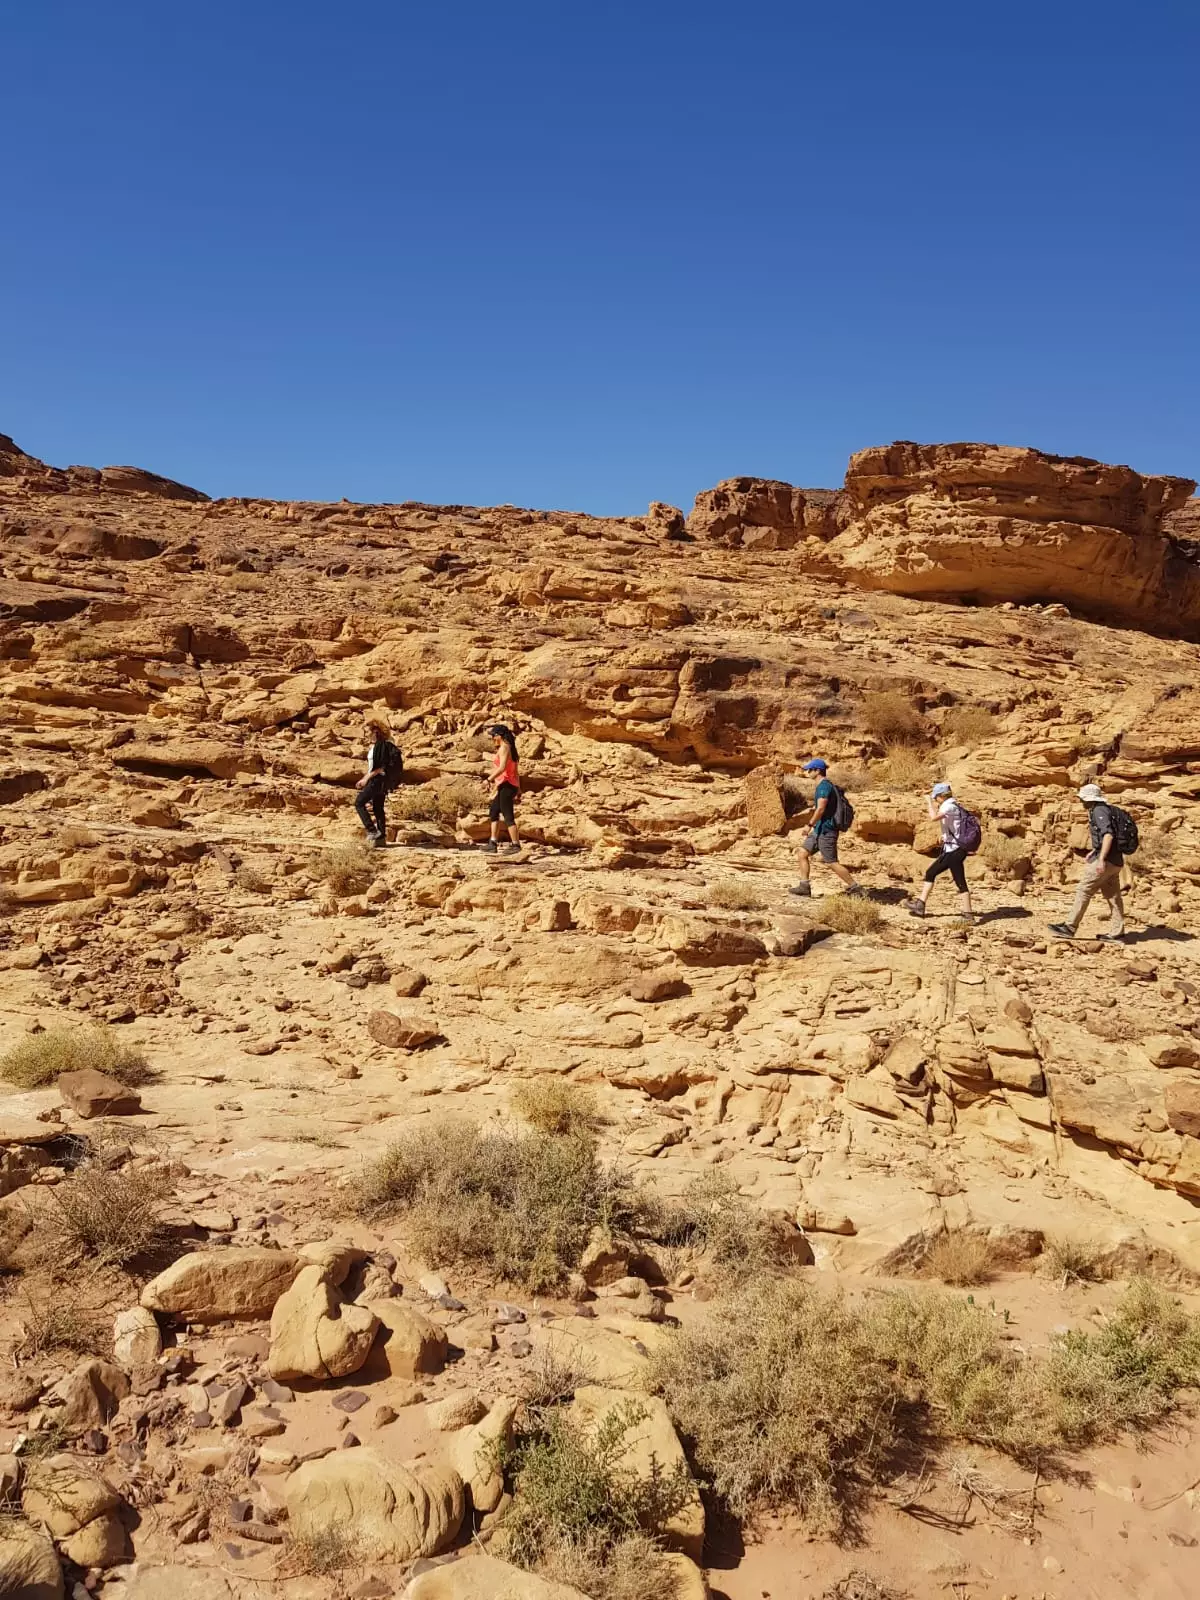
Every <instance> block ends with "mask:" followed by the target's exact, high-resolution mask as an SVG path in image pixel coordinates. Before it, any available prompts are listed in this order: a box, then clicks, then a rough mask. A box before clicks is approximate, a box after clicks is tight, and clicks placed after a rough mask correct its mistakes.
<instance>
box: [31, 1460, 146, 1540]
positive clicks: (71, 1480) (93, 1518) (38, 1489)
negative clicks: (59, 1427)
mask: <svg viewBox="0 0 1200 1600" xmlns="http://www.w3.org/2000/svg"><path fill="white" fill-rule="evenodd" d="M121 1504H122V1502H121V1496H120V1495H119V1494H118V1493H117V1491H116V1490H115V1489H114V1488H113V1486H112V1484H110V1483H109V1482H108V1481H107V1479H105V1478H102V1477H101V1476H100V1474H99V1473H97V1472H91V1471H88V1470H87V1469H86V1468H84V1467H80V1466H79V1465H78V1463H77V1462H76V1461H75V1460H74V1459H73V1458H72V1457H71V1456H53V1457H51V1458H50V1459H49V1460H48V1461H45V1462H38V1463H37V1464H36V1465H35V1467H34V1468H32V1469H31V1470H30V1472H29V1475H28V1477H27V1479H26V1482H25V1489H24V1493H23V1494H22V1496H21V1509H22V1511H23V1512H24V1514H25V1516H26V1517H27V1518H28V1519H29V1521H30V1522H32V1523H35V1524H36V1525H38V1526H40V1527H43V1528H45V1530H46V1531H47V1533H50V1534H52V1535H53V1537H54V1538H55V1539H57V1540H59V1541H60V1543H61V1544H62V1547H63V1550H64V1551H65V1553H66V1554H67V1556H68V1557H69V1558H70V1559H71V1560H72V1561H74V1562H75V1563H76V1564H77V1565H78V1566H81V1567H113V1566H116V1565H117V1563H118V1562H120V1561H123V1560H124V1559H125V1556H126V1553H127V1551H126V1545H127V1541H126V1537H125V1525H124V1523H123V1522H122V1521H121V1518H120V1516H119V1515H118V1513H119V1511H120V1509H121Z"/></svg>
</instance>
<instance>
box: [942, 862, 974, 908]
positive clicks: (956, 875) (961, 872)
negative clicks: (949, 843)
mask: <svg viewBox="0 0 1200 1600" xmlns="http://www.w3.org/2000/svg"><path fill="white" fill-rule="evenodd" d="M966 861H967V852H966V851H965V850H951V851H950V859H949V860H948V861H947V863H946V865H947V866H948V867H949V869H950V876H951V877H952V878H953V879H954V887H955V888H956V889H957V890H958V904H959V909H960V910H961V911H962V914H963V916H964V917H974V915H975V913H974V911H972V909H971V891H970V889H968V887H967V868H966Z"/></svg>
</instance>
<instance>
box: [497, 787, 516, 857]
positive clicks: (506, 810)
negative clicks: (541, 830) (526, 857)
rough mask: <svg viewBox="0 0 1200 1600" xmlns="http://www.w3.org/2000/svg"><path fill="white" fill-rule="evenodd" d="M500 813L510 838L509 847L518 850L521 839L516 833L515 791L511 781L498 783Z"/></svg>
mask: <svg viewBox="0 0 1200 1600" xmlns="http://www.w3.org/2000/svg"><path fill="white" fill-rule="evenodd" d="M500 815H501V817H503V819H504V826H505V828H506V829H507V831H508V837H509V839H510V840H511V845H510V848H511V849H512V850H519V849H520V848H521V840H520V837H519V835H518V833H517V791H516V790H515V789H514V788H513V786H512V784H511V783H503V784H501V785H500Z"/></svg>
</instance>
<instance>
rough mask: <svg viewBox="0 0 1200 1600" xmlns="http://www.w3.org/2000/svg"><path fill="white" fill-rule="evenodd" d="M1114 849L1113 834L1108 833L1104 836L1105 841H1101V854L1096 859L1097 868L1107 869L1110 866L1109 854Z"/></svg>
mask: <svg viewBox="0 0 1200 1600" xmlns="http://www.w3.org/2000/svg"><path fill="white" fill-rule="evenodd" d="M1112 847H1113V836H1112V834H1111V833H1106V834H1105V835H1104V837H1103V839H1101V841H1100V854H1099V856H1098V857H1097V859H1096V865H1097V866H1099V867H1106V866H1107V865H1108V853H1109V851H1110V850H1111V849H1112Z"/></svg>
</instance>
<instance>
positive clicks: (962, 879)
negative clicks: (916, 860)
mask: <svg viewBox="0 0 1200 1600" xmlns="http://www.w3.org/2000/svg"><path fill="white" fill-rule="evenodd" d="M966 859H967V852H966V851H965V850H964V849H962V848H961V846H960V848H959V849H957V850H946V851H943V853H942V854H941V855H940V856H939V857H938V858H937V860H936V861H935V862H934V863H933V864H932V866H931V867H930V868H929V871H928V872H927V873H926V874H925V882H926V883H933V881H934V880H935V879H936V878H937V876H938V874H939V873H941V872H948V873H949V874H950V876H951V877H952V878H953V879H954V887H955V888H956V889H957V890H958V892H959V894H966V892H967V874H966V872H965V871H964V870H963V862H964V861H965V860H966Z"/></svg>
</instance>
